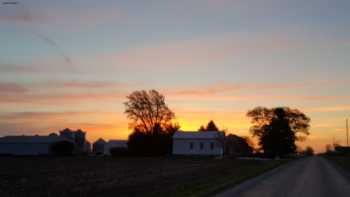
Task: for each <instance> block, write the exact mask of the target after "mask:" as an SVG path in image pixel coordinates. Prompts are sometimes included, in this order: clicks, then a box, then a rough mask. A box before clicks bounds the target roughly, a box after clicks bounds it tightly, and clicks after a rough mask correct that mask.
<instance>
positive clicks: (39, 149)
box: [0, 135, 66, 156]
mask: <svg viewBox="0 0 350 197" xmlns="http://www.w3.org/2000/svg"><path fill="white" fill-rule="evenodd" d="M64 140H66V139H64V138H62V137H60V136H57V135H49V136H39V135H35V136H25V135H23V136H6V137H2V138H0V155H21V156H26V155H49V154H51V146H52V145H53V144H54V143H56V142H59V141H64Z"/></svg>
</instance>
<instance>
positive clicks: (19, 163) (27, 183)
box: [0, 157, 288, 197]
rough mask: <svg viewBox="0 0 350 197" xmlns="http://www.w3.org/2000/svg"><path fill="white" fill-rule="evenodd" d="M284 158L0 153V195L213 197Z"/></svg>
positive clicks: (268, 168) (284, 161)
mask: <svg viewBox="0 0 350 197" xmlns="http://www.w3.org/2000/svg"><path fill="white" fill-rule="evenodd" d="M286 162H288V160H267V161H255V160H237V159H229V158H224V159H213V158H173V157H164V158H163V157H161V158H103V157H102V158H88V157H68V158H49V157H47V158H45V157H44V158H36V157H23V158H21V157H18V158H16V157H0V164H1V165H0V194H1V195H0V196H1V197H7V196H16V197H22V196H23V197H24V196H25V197H31V196H35V197H37V196H52V197H58V196H60V197H64V196H86V197H89V196H100V197H109V196H152V197H153V196H167V197H172V196H174V197H178V196H211V195H213V194H215V193H217V192H220V191H222V190H225V189H227V188H229V187H232V186H234V185H236V184H238V183H240V182H242V181H244V180H247V179H249V178H252V177H254V176H257V175H259V174H261V173H263V172H266V171H268V170H271V169H273V168H275V167H277V166H279V165H281V164H284V163H286Z"/></svg>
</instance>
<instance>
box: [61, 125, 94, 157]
mask: <svg viewBox="0 0 350 197" xmlns="http://www.w3.org/2000/svg"><path fill="white" fill-rule="evenodd" d="M59 133H60V136H62V137H64V138H66V139H69V140H72V141H73V142H74V152H75V153H82V152H88V150H86V148H88V147H87V144H86V143H87V142H86V139H85V137H86V133H85V132H83V131H82V130H80V129H78V130H77V131H73V130H70V129H64V130H62V131H60V132H59Z"/></svg>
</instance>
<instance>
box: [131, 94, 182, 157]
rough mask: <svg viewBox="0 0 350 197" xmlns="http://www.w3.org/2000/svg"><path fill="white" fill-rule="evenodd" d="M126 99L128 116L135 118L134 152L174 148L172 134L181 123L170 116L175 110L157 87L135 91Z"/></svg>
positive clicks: (133, 120)
mask: <svg viewBox="0 0 350 197" xmlns="http://www.w3.org/2000/svg"><path fill="white" fill-rule="evenodd" d="M127 98H128V101H127V102H125V106H126V110H125V113H126V114H127V117H128V118H129V119H131V120H132V123H130V125H129V126H130V127H131V128H132V129H133V133H131V134H130V135H129V140H128V147H129V149H130V152H131V153H132V154H137V155H164V154H167V153H170V152H171V148H172V135H173V134H174V132H176V131H177V130H178V129H179V128H180V126H179V125H177V124H173V123H172V122H171V120H172V119H173V118H174V117H175V114H174V113H173V112H172V111H171V110H170V109H169V108H168V106H167V105H166V104H165V98H164V96H163V95H161V94H160V93H158V92H157V91H155V90H150V91H148V92H147V91H145V90H142V91H135V92H133V93H131V94H130V95H129V96H128V97H127Z"/></svg>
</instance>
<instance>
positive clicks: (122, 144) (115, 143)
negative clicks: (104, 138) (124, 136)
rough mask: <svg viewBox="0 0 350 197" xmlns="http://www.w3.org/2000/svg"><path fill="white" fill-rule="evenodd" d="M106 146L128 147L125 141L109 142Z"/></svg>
mask: <svg viewBox="0 0 350 197" xmlns="http://www.w3.org/2000/svg"><path fill="white" fill-rule="evenodd" d="M107 146H110V147H128V142H127V141H126V140H109V141H108V142H107Z"/></svg>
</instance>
